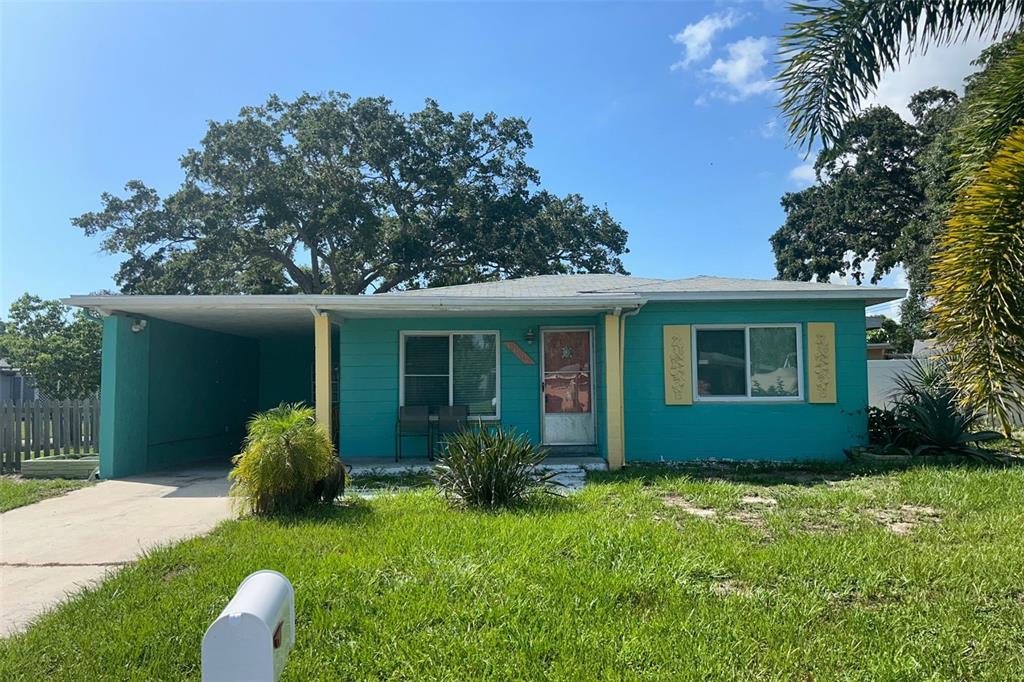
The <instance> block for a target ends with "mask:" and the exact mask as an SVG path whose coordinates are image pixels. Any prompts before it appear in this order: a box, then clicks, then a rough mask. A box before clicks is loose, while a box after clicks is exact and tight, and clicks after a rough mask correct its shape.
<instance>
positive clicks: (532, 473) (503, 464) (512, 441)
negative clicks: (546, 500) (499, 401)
mask: <svg viewBox="0 0 1024 682" xmlns="http://www.w3.org/2000/svg"><path fill="white" fill-rule="evenodd" d="M546 454H547V453H546V451H545V450H543V449H542V448H539V447H537V446H536V445H534V444H533V443H532V442H531V441H530V439H529V438H527V437H526V436H524V435H522V434H519V433H516V432H515V430H514V429H513V430H507V431H506V430H504V429H502V428H501V427H497V428H495V429H493V430H492V429H488V428H486V427H483V428H479V429H467V430H465V431H462V432H460V433H457V434H454V435H453V436H450V437H449V438H448V439H447V440H446V441H445V444H444V448H442V451H441V453H440V454H439V455H438V458H437V465H436V466H435V467H434V472H435V475H436V477H437V483H438V487H439V488H440V489H441V491H442V492H443V493H444V495H445V496H446V497H448V499H450V500H452V501H454V502H458V503H460V504H464V505H466V506H469V507H502V506H509V505H513V504H516V503H518V502H521V501H522V500H523V498H524V497H525V496H526V495H527V494H528V493H529V491H530V490H531V489H533V488H538V487H540V488H544V489H549V484H550V482H551V480H552V479H553V478H554V477H555V475H556V472H551V471H547V472H545V471H542V470H541V469H539V468H538V465H539V464H540V463H541V461H542V460H543V459H544V457H545V456H546Z"/></svg>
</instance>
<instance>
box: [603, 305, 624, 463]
mask: <svg viewBox="0 0 1024 682" xmlns="http://www.w3.org/2000/svg"><path fill="white" fill-rule="evenodd" d="M620 324H622V318H621V315H620V313H619V311H615V313H614V314H608V315H605V316H604V375H605V387H604V390H605V401H604V403H605V420H604V423H605V428H606V429H607V437H606V439H605V443H606V445H605V447H607V448H608V452H607V458H608V468H609V469H611V470H612V471H617V470H619V469H621V468H622V465H623V464H625V460H626V452H625V442H624V438H623V428H622V427H623V424H622V337H621V336H620V334H619V325H620Z"/></svg>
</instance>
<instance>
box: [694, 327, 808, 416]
mask: <svg viewBox="0 0 1024 682" xmlns="http://www.w3.org/2000/svg"><path fill="white" fill-rule="evenodd" d="M694 335H695V339H694V356H695V360H696V363H695V364H696V366H697V398H698V400H716V399H720V400H794V399H797V400H799V399H800V398H802V397H803V386H802V383H803V382H802V381H801V377H802V376H803V373H802V369H801V368H802V364H801V359H800V356H801V353H800V327H799V325H748V326H735V327H719V328H715V327H697V328H696V329H695V332H694Z"/></svg>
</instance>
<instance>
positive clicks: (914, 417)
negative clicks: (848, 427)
mask: <svg viewBox="0 0 1024 682" xmlns="http://www.w3.org/2000/svg"><path fill="white" fill-rule="evenodd" d="M892 400H893V409H892V410H891V411H887V413H886V416H884V417H883V416H882V415H880V414H879V415H878V416H876V418H875V421H874V425H873V426H872V420H871V416H870V415H871V413H870V412H869V420H868V430H869V434H870V436H871V438H872V441H871V442H872V443H873V444H878V445H882V446H884V449H885V450H886V451H889V452H893V451H899V452H901V453H903V454H910V455H913V456H915V457H916V456H921V455H960V456H963V457H970V458H974V459H985V460H989V459H993V458H994V456H995V454H996V453H993V452H991V451H986V450H980V449H978V448H975V447H973V446H972V445H971V444H972V443H977V442H982V441H989V440H996V439H998V438H1000V437H1001V435H1000V434H998V433H995V432H993V431H975V430H974V427H975V426H977V425H978V423H979V422H980V421H981V419H982V417H981V414H980V413H979V412H978V410H977V409H975V408H974V407H972V406H971V405H965V404H962V402H961V401H960V400H959V399H958V396H957V394H956V392H955V391H954V389H953V388H952V387H951V386H950V385H949V382H948V381H947V379H946V368H945V366H944V365H943V364H942V363H941V362H935V361H929V360H923V361H922V360H914V361H913V363H912V364H911V366H910V368H909V369H908V370H907V371H906V372H905V373H903V374H900V375H898V376H897V377H896V390H895V391H894V393H893V395H892ZM878 412H883V411H881V410H880V411H878ZM883 430H887V431H888V433H887V435H888V437H889V440H888V441H880V442H877V443H876V441H875V439H874V438H875V436H876V435H879V436H881V435H882V434H881V432H882V431H883Z"/></svg>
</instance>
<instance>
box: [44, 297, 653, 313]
mask: <svg viewBox="0 0 1024 682" xmlns="http://www.w3.org/2000/svg"><path fill="white" fill-rule="evenodd" d="M62 303H64V304H65V305H69V306H75V307H79V308H90V309H93V310H97V311H99V312H101V313H105V314H116V313H127V314H132V313H135V314H142V313H145V312H154V313H156V312H159V311H162V310H163V311H166V310H182V309H217V308H232V309H235V310H237V309H246V308H248V309H261V310H274V309H289V310H296V309H309V310H311V311H319V312H338V313H345V312H353V313H358V312H370V311H378V312H395V313H402V312H420V311H451V312H460V311H479V310H494V311H499V312H500V311H521V310H529V309H538V308H539V309H558V310H604V309H612V308H617V307H630V306H639V305H642V304H643V303H644V301H643V299H642V298H641V297H639V296H637V295H636V294H614V295H602V296H593V297H591V296H587V297H581V296H549V297H537V298H526V297H480V296H416V297H411V296H410V297H393V298H390V297H384V296H333V295H313V294H270V295H252V296H241V295H212V296H192V295H181V296H71V297H69V298H65V299H63V300H62Z"/></svg>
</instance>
